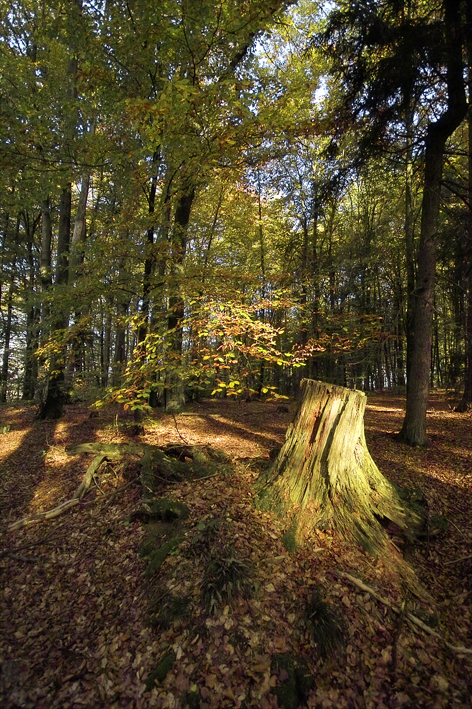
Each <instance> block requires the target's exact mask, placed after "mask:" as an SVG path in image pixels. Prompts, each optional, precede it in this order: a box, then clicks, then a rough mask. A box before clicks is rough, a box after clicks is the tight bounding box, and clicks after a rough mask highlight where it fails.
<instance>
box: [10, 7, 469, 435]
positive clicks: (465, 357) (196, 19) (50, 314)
mask: <svg viewBox="0 0 472 709" xmlns="http://www.w3.org/2000/svg"><path fill="white" fill-rule="evenodd" d="M0 13H1V19H2V22H1V28H2V29H1V36H0V99H1V100H0V121H1V125H2V131H1V143H0V164H1V171H0V181H1V189H0V240H1V247H0V257H1V264H0V278H1V317H2V331H1V343H0V345H1V349H2V353H3V354H2V369H1V382H0V389H1V398H2V400H3V401H7V400H12V399H19V398H21V399H24V400H32V399H36V401H37V402H38V403H39V404H40V413H41V415H42V416H43V417H57V416H60V415H61V412H62V406H63V404H64V403H65V402H66V401H67V400H68V398H69V397H71V396H72V397H76V398H77V397H85V398H88V399H94V400H101V401H110V400H114V401H118V402H121V403H123V404H125V405H126V406H127V407H130V408H131V409H133V410H136V411H138V412H139V411H140V410H143V409H144V408H146V407H147V406H156V405H158V404H159V405H162V406H164V407H165V408H166V410H168V411H176V410H178V409H179V408H180V407H181V406H182V405H183V403H184V402H185V399H186V398H199V397H205V396H211V395H212V396H238V397H251V396H252V397H254V396H258V397H269V398H273V397H278V396H288V395H291V394H293V393H295V392H296V391H297V389H298V384H299V381H300V379H301V378H302V377H308V378H314V379H321V380H324V381H328V382H332V383H336V384H341V385H343V386H347V387H351V388H359V389H363V390H371V389H385V388H395V389H397V390H402V389H403V388H404V387H406V388H407V399H408V402H409V403H407V414H406V419H405V423H404V426H403V429H402V435H403V437H404V439H405V440H406V441H407V442H410V443H424V442H425V440H426V438H425V437H426V429H425V419H426V406H427V393H428V389H429V387H430V386H440V387H443V388H444V387H445V388H451V389H455V390H457V391H460V392H461V393H462V394H463V406H464V407H467V406H468V404H469V403H470V402H471V401H472V231H471V229H472V219H471V211H470V207H471V183H472V167H471V165H472V157H471V150H470V139H469V136H470V120H471V118H470V116H471V114H470V108H469V104H470V90H471V88H470V76H471V74H470V63H471V45H470V38H471V37H472V20H471V16H472V10H471V8H470V4H469V3H467V2H465V0H464V1H460V0H432V1H431V2H428V3H427V4H425V3H423V2H420V1H419V0H413V1H409V2H406V1H403V0H375V2H364V0H355V1H354V2H349V3H347V2H344V0H339V1H338V2H329V3H327V2H322V1H320V2H315V1H308V0H300V2H298V3H294V2H283V1H282V0H272V2H270V3H268V2H265V1H264V2H262V1H261V0H231V1H230V0H220V1H219V2H217V3H215V2H209V1H208V0H191V1H190V0H160V1H159V2H157V1H155V0H151V2H149V1H146V2H144V0H142V1H141V0H138V1H136V2H131V3H120V2H113V3H104V2H86V1H85V0H69V1H67V2H52V3H48V4H47V6H45V5H44V4H43V3H39V2H36V1H33V2H30V1H29V0H28V1H27V2H14V3H7V2H3V1H2V2H1V3H0Z"/></svg>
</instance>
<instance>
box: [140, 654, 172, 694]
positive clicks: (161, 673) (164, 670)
mask: <svg viewBox="0 0 472 709" xmlns="http://www.w3.org/2000/svg"><path fill="white" fill-rule="evenodd" d="M176 659H177V658H176V655H175V652H168V653H167V655H164V657H163V658H162V659H161V660H159V663H158V665H157V667H156V669H155V670H154V672H150V674H148V676H147V678H146V681H145V683H144V684H145V686H146V691H147V692H150V691H151V689H152V688H153V687H154V683H155V682H163V681H164V680H165V678H166V677H167V675H168V674H169V672H170V671H171V669H172V667H173V665H174V662H175V660H176Z"/></svg>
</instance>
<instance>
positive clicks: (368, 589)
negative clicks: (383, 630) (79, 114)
mask: <svg viewBox="0 0 472 709" xmlns="http://www.w3.org/2000/svg"><path fill="white" fill-rule="evenodd" d="M334 573H335V575H336V576H338V577H339V578H344V579H347V580H348V581H350V582H351V583H352V584H353V585H354V586H357V588H360V589H361V591H366V592H367V593H369V594H370V595H371V596H372V597H373V598H375V599H377V601H380V603H382V604H383V605H384V606H387V607H388V608H391V609H392V610H393V611H394V612H395V613H401V612H402V611H401V609H400V608H397V607H396V606H394V605H393V603H390V601H389V600H387V599H386V598H384V597H383V596H381V595H380V594H379V593H377V591H374V589H373V588H371V587H370V586H367V584H365V583H363V581H360V579H357V578H356V577H355V576H351V574H348V573H346V572H345V571H334ZM405 618H406V620H407V622H408V623H409V624H410V625H415V626H417V627H418V628H421V630H422V631H423V632H425V633H428V635H432V636H433V637H434V638H437V639H438V640H440V641H441V642H442V643H444V645H446V647H447V648H449V650H452V652H457V653H459V654H461V655H472V649H470V648H467V647H460V646H459V647H457V646H456V645H452V644H451V643H449V642H447V640H445V639H444V638H443V637H442V635H439V633H437V632H436V631H435V630H433V628H430V627H429V625H426V623H423V621H422V620H420V619H419V618H417V617H416V616H415V615H413V613H410V611H407V612H406V613H405Z"/></svg>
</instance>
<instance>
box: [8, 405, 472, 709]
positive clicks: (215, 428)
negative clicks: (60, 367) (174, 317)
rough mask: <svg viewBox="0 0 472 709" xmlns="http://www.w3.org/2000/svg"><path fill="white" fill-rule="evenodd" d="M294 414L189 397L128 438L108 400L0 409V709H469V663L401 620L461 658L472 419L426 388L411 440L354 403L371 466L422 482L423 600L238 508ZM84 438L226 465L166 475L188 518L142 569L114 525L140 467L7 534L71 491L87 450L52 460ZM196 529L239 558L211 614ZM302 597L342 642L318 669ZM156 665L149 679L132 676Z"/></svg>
mask: <svg viewBox="0 0 472 709" xmlns="http://www.w3.org/2000/svg"><path fill="white" fill-rule="evenodd" d="M293 407H294V405H293V403H289V405H288V409H289V410H288V411H287V412H284V411H280V410H278V408H277V404H276V403H261V402H252V403H238V402H232V401H211V402H203V403H201V404H192V405H189V407H188V408H187V410H186V411H185V412H184V413H182V414H179V415H177V416H175V417H172V416H168V415H163V414H161V413H156V414H155V415H153V418H150V419H147V420H146V421H145V422H144V435H142V436H141V437H140V438H138V437H130V435H129V429H127V428H126V426H124V425H123V421H125V422H126V417H125V418H123V416H122V415H121V414H120V417H118V409H116V410H113V409H106V410H101V411H100V414H99V417H98V418H90V409H89V408H88V407H87V406H86V405H85V404H75V405H70V406H68V407H67V413H66V416H65V417H64V418H63V419H61V420H59V421H56V422H40V421H37V420H35V419H34V414H35V411H34V409H33V408H32V407H28V406H21V405H18V406H13V405H12V406H3V407H2V408H1V409H0V419H1V420H0V425H5V424H10V426H11V428H10V430H9V431H8V432H7V433H4V434H2V435H1V436H0V512H1V515H2V525H1V547H0V576H1V578H0V583H1V589H2V596H1V609H0V610H1V628H0V672H1V674H0V706H1V707H3V708H4V709H13V708H14V707H31V708H35V709H53V708H57V709H66V708H71V709H72V708H75V707H77V708H79V707H87V708H89V709H99V708H100V707H104V708H105V707H106V708H108V707H110V708H115V707H116V708H119V707H130V708H131V707H133V708H136V709H138V708H141V709H145V708H148V707H149V708H150V707H157V708H161V707H162V708H163V709H164V708H170V709H172V708H177V707H181V708H182V709H185V707H189V709H193V708H194V707H199V708H200V709H219V708H222V709H223V708H225V707H228V708H229V707H235V708H243V707H246V708H249V707H257V708H261V709H269V708H273V709H275V708H276V707H281V706H285V709H292V707H296V706H299V705H300V706H304V707H308V708H314V707H336V708H342V707H359V708H360V707H367V708H368V707H381V708H383V707H386V708H388V709H394V708H395V707H434V708H436V707H458V708H459V707H471V706H472V699H471V696H472V655H470V654H469V655H467V654H465V653H460V652H456V651H454V650H451V648H450V647H448V646H447V645H446V644H445V643H444V642H443V641H442V640H440V639H438V638H437V637H434V636H431V635H428V634H427V633H425V632H423V631H422V630H420V629H419V628H416V629H415V628H414V627H413V626H412V625H411V624H410V623H409V622H408V617H407V613H408V612H412V613H414V614H415V615H416V616H417V617H419V618H420V619H422V620H423V621H424V622H425V623H426V624H427V625H428V626H433V625H434V627H435V630H436V632H437V633H438V634H439V635H440V636H441V637H442V638H444V639H445V640H447V642H448V643H450V644H451V645H453V646H465V647H467V648H472V620H471V610H472V577H471V570H472V435H471V433H472V418H471V415H470V414H457V413H453V412H452V411H451V410H450V408H449V406H448V405H447V403H446V400H445V398H444V396H443V395H442V394H441V393H437V394H434V395H433V396H432V398H431V408H430V410H429V413H428V430H429V433H430V439H431V445H430V446H429V447H427V448H424V449H412V448H409V447H407V446H405V445H403V444H401V443H399V442H398V441H397V440H396V439H395V437H394V435H393V434H394V433H395V432H396V431H398V430H399V428H400V425H401V421H402V418H403V409H404V400H402V399H401V398H399V397H394V396H392V395H383V394H376V395H372V396H369V399H368V406H367V411H366V416H365V425H366V437H367V443H368V447H369V450H370V452H371V454H372V457H373V458H374V460H375V461H376V463H377V464H378V466H379V468H380V470H381V471H382V472H383V473H384V474H385V475H386V476H387V477H389V478H390V479H391V480H392V481H394V482H396V483H398V484H400V485H403V486H407V487H409V488H420V489H421V490H422V495H423V498H424V499H425V500H426V501H427V505H428V509H429V513H430V515H441V516H442V517H443V518H446V519H447V521H448V526H447V529H445V530H444V531H443V532H442V533H441V534H440V535H438V536H435V537H432V538H429V539H428V538H425V539H423V540H422V541H420V542H417V543H416V544H415V546H414V548H413V549H412V550H411V552H410V555H411V563H412V565H413V567H414V569H415V571H416V574H417V576H418V578H419V580H420V581H421V583H422V585H423V587H424V588H425V590H426V591H427V592H428V593H429V594H430V597H431V598H430V600H428V601H425V600H424V599H419V598H417V597H416V596H415V595H414V594H412V593H411V592H410V591H408V589H406V588H405V586H404V583H403V582H402V581H401V579H400V578H399V577H398V576H397V575H396V574H395V573H394V572H393V571H392V569H391V568H390V567H389V566H388V564H387V563H386V562H385V563H384V562H381V561H379V560H378V559H375V558H372V557H370V556H368V555H367V554H366V553H365V552H364V551H363V550H362V549H360V548H356V547H355V546H353V545H352V544H351V545H349V544H346V543H343V542H342V541H341V540H340V539H339V538H338V537H337V536H336V535H335V534H333V533H330V532H318V533H316V535H313V536H312V537H310V538H309V539H308V540H307V543H306V544H304V545H303V546H302V547H300V548H298V549H297V550H296V551H295V552H293V553H290V552H288V551H286V549H285V548H284V546H283V544H282V541H281V537H282V531H283V529H282V524H281V521H280V520H278V519H277V518H276V517H275V516H273V515H271V514H267V513H261V512H258V511H257V510H256V509H255V508H254V506H253V497H254V490H253V483H254V481H255V480H256V478H257V476H258V474H259V473H260V471H261V470H263V469H264V468H265V467H266V466H267V465H268V464H269V452H270V450H271V449H272V448H273V447H274V446H277V445H279V446H280V445H281V444H282V442H283V440H284V434H285V431H286V429H287V426H288V425H289V423H290V421H291V415H292V413H293ZM128 421H129V417H128ZM90 441H95V442H98V441H101V442H108V443H110V442H113V443H119V442H122V443H126V442H128V443H129V442H138V441H144V442H146V443H148V444H152V445H158V446H164V445H167V444H169V443H175V444H182V443H183V442H184V441H185V442H187V443H189V444H191V445H197V444H198V445H201V444H208V445H210V446H212V447H213V448H214V449H219V450H220V451H223V452H225V453H226V454H227V455H228V456H230V459H231V463H232V468H233V472H232V473H231V474H230V473H229V472H228V467H227V466H226V467H225V466H223V467H222V470H221V472H217V474H216V475H213V476H212V477H207V478H206V479H201V480H194V481H188V480H187V481H183V482H180V483H173V484H168V485H164V484H163V488H162V495H163V496H168V497H172V498H173V499H174V500H178V501H181V502H183V503H185V505H187V507H188V508H189V509H190V515H189V517H188V518H187V519H186V520H183V521H181V522H180V523H179V524H180V534H181V537H180V539H181V540H182V539H183V541H181V543H180V546H176V547H175V548H174V549H173V551H172V552H171V553H170V554H169V555H168V556H167V557H166V558H165V559H164V560H163V563H162V565H161V567H160V569H159V571H158V573H157V574H155V575H154V576H151V577H150V578H149V573H147V570H148V565H147V562H146V560H145V559H143V558H139V556H138V554H137V551H138V548H139V546H140V544H141V543H142V540H143V537H144V536H145V534H146V533H147V532H146V525H144V524H142V523H141V522H140V521H138V520H136V521H133V522H130V521H129V515H130V513H131V512H132V511H133V510H135V509H136V508H137V507H138V506H139V503H140V499H141V496H142V489H141V487H140V486H139V485H134V484H130V485H128V486H127V487H125V485H127V484H128V483H129V482H131V480H132V478H133V476H136V475H137V474H138V472H139V466H138V457H137V456H134V457H133V456H132V455H130V456H128V458H127V459H126V460H119V461H118V462H117V461H110V462H109V463H107V464H106V465H104V466H103V467H102V468H100V473H99V476H98V477H99V479H98V485H97V486H93V487H92V488H90V490H89V491H88V493H87V494H86V496H85V497H84V498H83V500H82V502H81V503H80V504H79V505H76V506H75V507H73V508H71V509H70V510H68V511H67V512H66V513H65V514H63V515H62V516H59V517H57V518H55V519H52V520H50V521H48V522H42V523H40V524H36V525H33V526H27V527H24V528H22V529H19V530H16V531H7V527H8V525H9V524H11V523H12V522H14V521H16V520H18V519H20V518H22V517H24V516H25V515H30V514H33V513H37V512H40V511H42V510H47V509H50V508H53V507H55V506H56V505H58V504H59V503H60V502H62V501H64V500H67V499H68V498H69V497H70V496H71V495H72V493H73V492H74V490H75V489H76V488H77V486H78V485H79V484H80V482H81V480H82V478H83V476H84V473H85V471H86V469H87V466H88V464H89V462H90V456H88V455H76V456H70V455H67V454H66V453H65V447H66V446H67V445H71V444H75V443H84V442H90ZM223 468H224V469H223ZM120 488H123V489H120ZM114 491H118V492H117V494H115V495H112V494H111V493H113V492H114ZM215 519H216V520H217V523H215V522H212V520H215ZM215 524H216V526H213V527H212V525H215ZM164 526H165V525H163V528H164ZM163 528H162V530H163ZM211 529H217V530H218V532H217V534H216V537H215V539H214V540H213V541H214V542H215V543H217V544H220V546H219V549H220V551H221V554H222V555H223V556H224V555H225V554H226V556H227V557H228V555H229V556H230V557H231V555H233V559H234V558H237V559H239V560H240V565H239V567H238V568H239V569H240V571H241V570H242V576H241V579H242V581H241V585H242V586H244V587H245V588H246V590H247V591H248V593H246V595H244V594H241V595H240V596H239V597H236V598H234V599H233V600H231V601H228V602H226V601H225V600H224V599H223V602H222V603H221V604H220V605H219V606H216V609H214V611H216V612H209V611H208V609H206V608H205V606H204V605H203V604H202V589H203V590H205V592H206V596H205V595H204V598H206V600H208V598H209V596H210V597H211V594H212V593H215V592H216V591H215V586H214V585H213V586H212V583H213V582H215V579H214V578H213V579H212V578H211V575H210V577H209V576H208V567H209V564H210V561H211V558H213V557H212V556H211V554H212V550H211V549H209V547H208V540H210V541H211V534H210V533H209V530H210V531H211ZM162 530H161V531H162ZM162 534H163V536H165V531H162ZM205 534H206V537H205ZM158 537H159V528H158V527H157V538H158ZM230 547H231V548H230ZM230 561H231V560H230ZM230 561H229V562H228V563H230ZM233 566H234V563H233ZM339 571H343V572H347V573H349V574H351V575H352V576H354V577H356V578H357V579H360V580H362V582H363V583H364V584H366V585H367V586H368V587H370V588H372V589H375V591H376V593H377V594H379V595H380V596H382V597H383V598H384V599H387V600H388V601H389V602H390V603H391V604H392V605H394V606H396V607H398V608H403V613H400V614H397V613H394V612H393V610H392V609H390V608H389V607H388V606H387V605H385V604H384V603H382V602H380V601H379V600H378V599H376V598H375V597H374V596H372V595H371V594H370V593H368V592H366V591H362V590H360V589H359V588H358V587H356V586H354V585H353V584H352V583H351V581H350V580H349V579H348V578H346V577H341V576H339V574H338V573H337V572H339ZM215 573H217V571H215V568H213V575H215ZM244 574H246V575H247V576H246V577H245V576H244ZM205 584H206V585H205ZM316 589H318V590H319V591H320V593H321V594H322V595H323V594H325V600H326V601H327V602H328V603H329V604H330V605H328V606H324V608H325V610H326V609H328V610H327V617H328V620H329V619H330V618H331V620H332V619H333V618H334V619H335V622H337V623H338V626H337V627H340V628H342V632H343V637H344V647H343V649H342V650H340V651H338V653H337V654H334V655H333V656H328V657H326V658H323V657H322V656H321V654H320V648H319V647H317V645H316V643H315V640H314V637H313V632H310V622H309V618H308V615H307V614H309V611H310V608H311V609H312V611H313V605H311V606H310V599H312V598H313V594H314V592H316ZM249 591H251V592H250V593H249ZM213 600H214V598H213ZM150 602H151V606H150ZM153 603H154V605H152V604H153ZM317 608H318V611H319V608H320V606H319V605H318V606H317ZM329 609H331V611H330V610H329ZM151 610H153V612H151ZM336 618H337V621H336ZM312 629H313V626H312ZM155 670H157V673H156V678H155V681H153V678H152V677H151V679H150V680H149V681H148V682H147V683H146V680H148V678H149V676H150V674H151V673H153V672H154V671H155Z"/></svg>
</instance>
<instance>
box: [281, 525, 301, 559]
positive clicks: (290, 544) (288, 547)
mask: <svg viewBox="0 0 472 709" xmlns="http://www.w3.org/2000/svg"><path fill="white" fill-rule="evenodd" d="M297 527H298V525H297V521H296V520H293V522H292V524H291V525H290V527H289V528H288V529H287V531H286V532H285V534H284V535H283V536H282V544H283V545H284V549H285V551H288V552H290V553H291V554H293V553H294V552H295V551H296V550H297Z"/></svg>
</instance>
